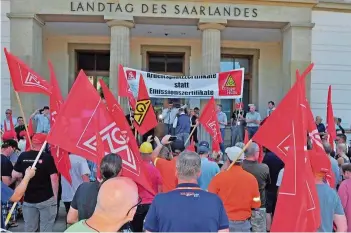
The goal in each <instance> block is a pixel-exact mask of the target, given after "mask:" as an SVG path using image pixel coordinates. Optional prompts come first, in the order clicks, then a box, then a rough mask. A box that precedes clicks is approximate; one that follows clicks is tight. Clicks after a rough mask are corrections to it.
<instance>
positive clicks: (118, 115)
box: [99, 79, 155, 193]
mask: <svg viewBox="0 0 351 233" xmlns="http://www.w3.org/2000/svg"><path fill="white" fill-rule="evenodd" d="M99 82H100V85H101V88H102V91H103V93H104V97H105V100H106V107H107V108H106V109H107V112H108V113H109V114H110V116H111V117H112V119H113V120H114V121H115V122H116V124H117V127H119V128H120V129H123V133H124V135H125V136H126V138H128V139H129V140H127V141H126V143H127V145H128V148H129V150H130V153H131V154H132V155H134V156H135V157H136V158H137V159H138V160H137V162H138V166H139V167H140V175H139V177H134V178H133V174H134V173H133V172H131V173H128V171H129V170H128V166H125V170H124V171H126V172H127V173H125V172H123V175H126V176H128V175H129V176H130V177H131V178H132V179H134V180H136V182H137V183H139V184H140V185H141V186H143V187H144V188H145V189H147V190H149V191H150V192H151V193H155V191H154V190H153V189H152V188H151V186H149V180H148V179H147V176H145V175H144V174H147V173H145V172H147V170H146V168H145V167H144V163H143V162H142V160H141V156H140V152H139V147H138V144H137V142H136V140H135V137H134V134H133V132H132V130H131V129H130V126H129V123H128V121H127V120H126V118H125V117H122V116H124V113H123V110H122V108H121V106H119V104H118V103H117V101H116V99H115V98H114V97H113V94H112V93H111V91H110V90H109V89H108V87H107V86H106V84H105V83H104V81H103V80H102V79H100V80H99ZM122 158H123V157H122ZM139 158H140V159H139ZM127 160H128V159H127ZM126 164H128V163H126Z"/></svg>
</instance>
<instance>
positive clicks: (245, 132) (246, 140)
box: [244, 129, 250, 144]
mask: <svg viewBox="0 0 351 233" xmlns="http://www.w3.org/2000/svg"><path fill="white" fill-rule="evenodd" d="M244 134H245V136H244V143H245V144H247V143H248V142H249V141H250V139H249V132H248V131H247V129H245V131H244Z"/></svg>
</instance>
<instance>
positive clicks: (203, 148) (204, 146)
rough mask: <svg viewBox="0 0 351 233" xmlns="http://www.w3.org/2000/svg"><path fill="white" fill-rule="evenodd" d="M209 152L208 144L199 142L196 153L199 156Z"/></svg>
mask: <svg viewBox="0 0 351 233" xmlns="http://www.w3.org/2000/svg"><path fill="white" fill-rule="evenodd" d="M209 151H210V144H209V143H208V142H206V141H201V142H200V143H199V146H198V149H197V153H199V154H206V153H208V152H209Z"/></svg>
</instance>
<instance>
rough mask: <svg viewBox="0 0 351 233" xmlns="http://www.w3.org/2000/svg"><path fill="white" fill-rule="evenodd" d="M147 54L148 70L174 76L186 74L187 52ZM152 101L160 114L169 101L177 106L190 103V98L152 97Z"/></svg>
mask: <svg viewBox="0 0 351 233" xmlns="http://www.w3.org/2000/svg"><path fill="white" fill-rule="evenodd" d="M146 55H147V56H146V64H147V70H148V72H153V73H158V74H166V75H173V76H183V75H185V72H184V71H185V53H183V52H152V51H148V52H147V54H146ZM151 101H152V105H153V106H154V108H155V110H156V112H157V113H158V114H160V113H161V112H162V109H163V108H167V107H168V104H169V102H172V103H173V105H174V106H175V107H181V106H182V105H185V104H187V105H189V100H188V99H181V98H172V99H171V98H151Z"/></svg>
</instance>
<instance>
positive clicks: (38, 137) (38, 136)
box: [32, 133, 47, 144]
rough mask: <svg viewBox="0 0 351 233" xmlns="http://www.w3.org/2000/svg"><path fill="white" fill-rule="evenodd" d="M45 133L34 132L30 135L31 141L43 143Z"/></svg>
mask: <svg viewBox="0 0 351 233" xmlns="http://www.w3.org/2000/svg"><path fill="white" fill-rule="evenodd" d="M46 137H47V134H45V133H36V134H34V135H33V137H32V143H34V144H43V143H44V142H45V140H46Z"/></svg>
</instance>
